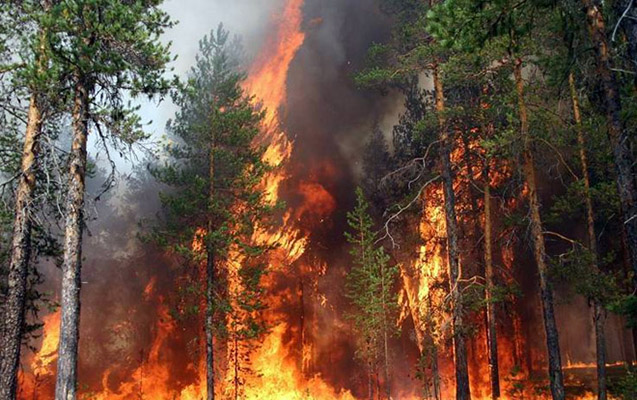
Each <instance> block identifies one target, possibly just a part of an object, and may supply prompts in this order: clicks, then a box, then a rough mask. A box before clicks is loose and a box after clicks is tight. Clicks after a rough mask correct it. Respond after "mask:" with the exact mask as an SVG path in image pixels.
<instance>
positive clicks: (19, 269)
mask: <svg viewBox="0 0 637 400" xmlns="http://www.w3.org/2000/svg"><path fill="white" fill-rule="evenodd" d="M50 7H51V2H50V1H49V0H46V1H44V2H43V8H44V10H45V11H48V10H49V9H50ZM45 43H46V32H44V31H42V32H41V33H40V48H39V54H38V56H37V67H38V71H39V72H41V71H43V70H44V68H46V63H47V57H46V50H45V48H44V45H45ZM37 90H38V89H37V88H33V89H32V93H31V98H30V100H29V113H28V116H27V126H26V131H25V135H24V146H23V150H22V162H21V165H20V177H19V180H18V187H17V190H16V195H15V217H14V221H13V236H12V241H11V258H10V260H9V276H8V279H7V286H8V288H7V297H6V301H5V304H4V305H3V306H2V307H1V308H2V309H1V310H0V312H2V313H4V314H3V316H4V318H3V322H2V326H1V327H0V328H1V329H3V331H2V335H0V339H1V340H2V342H1V343H0V398H2V399H14V398H15V396H16V392H17V376H18V366H19V363H20V350H21V345H22V328H23V325H24V317H25V316H24V313H25V303H26V292H27V279H28V274H29V259H30V256H31V215H30V214H31V211H32V207H33V193H34V191H35V185H36V173H37V162H38V155H39V150H40V135H41V132H42V118H43V117H42V109H41V104H40V96H39V94H38V93H37Z"/></svg>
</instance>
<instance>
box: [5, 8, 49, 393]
mask: <svg viewBox="0 0 637 400" xmlns="http://www.w3.org/2000/svg"><path fill="white" fill-rule="evenodd" d="M52 3H53V2H52V1H50V0H42V1H25V2H7V3H5V4H3V5H2V6H1V8H0V13H1V15H2V18H1V19H2V24H3V28H2V29H3V30H6V32H3V33H2V34H1V35H0V36H1V37H2V39H1V40H2V41H3V42H2V43H0V75H1V79H2V81H3V85H2V88H1V89H0V90H2V91H3V101H5V104H4V106H3V110H2V112H3V132H2V134H3V135H7V136H4V137H3V142H4V140H7V139H8V140H11V139H10V138H12V139H13V140H15V141H17V142H19V143H22V144H23V146H22V151H21V153H19V152H18V151H17V149H10V148H6V147H4V145H5V144H8V143H3V153H4V155H3V158H4V159H5V160H4V161H5V163H4V165H3V167H2V172H3V173H7V174H8V173H10V174H11V176H14V179H15V184H14V183H13V182H12V180H13V179H10V178H8V179H9V180H8V184H7V186H13V193H12V196H11V201H10V202H8V203H5V204H4V206H8V205H9V204H10V205H11V207H13V208H14V212H13V215H14V218H13V226H12V234H11V242H10V245H9V248H8V254H7V257H8V268H7V282H6V285H7V287H6V295H5V296H6V297H5V301H4V302H3V307H2V325H1V327H2V335H0V337H1V339H2V342H1V346H0V353H1V354H0V371H1V373H0V396H1V397H3V398H5V397H6V398H14V397H15V395H16V387H17V386H16V378H17V370H18V364H19V361H20V348H21V345H22V341H23V338H24V333H25V329H27V331H26V333H28V331H29V327H28V325H29V324H28V323H27V322H26V321H25V314H26V312H27V309H28V308H30V307H32V304H27V301H29V298H34V296H35V298H37V297H38V296H37V295H36V292H34V291H33V290H34V288H33V287H32V285H31V279H32V278H31V277H32V276H33V273H36V275H37V271H36V270H34V269H33V268H32V267H33V260H34V259H35V258H37V254H38V253H39V249H38V246H37V245H35V246H34V244H36V243H37V242H38V238H37V237H38V233H37V232H36V233H35V235H33V232H32V231H33V230H37V229H38V228H39V227H38V226H34V220H35V214H36V213H37V211H38V210H37V206H36V204H38V203H39V202H38V200H37V199H36V194H37V193H36V191H38V190H39V192H40V194H42V193H43V189H42V188H40V189H38V188H36V181H38V180H39V179H41V178H42V177H43V176H42V175H43V173H42V171H40V168H41V161H40V153H41V152H42V149H41V147H42V145H41V142H42V141H43V140H42V137H43V136H44V135H48V137H49V139H53V135H54V134H53V135H51V134H49V133H48V132H44V130H45V128H44V127H43V126H44V125H45V121H46V120H47V119H52V117H53V116H54V115H55V113H56V110H57V107H58V106H59V105H60V102H59V101H58V100H57V99H56V98H55V96H54V95H53V94H54V93H55V90H56V89H57V88H58V83H57V82H58V72H59V71H58V70H57V68H56V67H55V65H51V63H50V62H49V57H50V54H49V53H50V48H49V44H48V32H47V31H48V28H47V27H46V26H45V25H46V21H47V19H49V18H51V7H52ZM9 46H11V48H12V50H13V51H14V52H16V53H17V54H15V55H14V56H11V55H9V54H8V52H9ZM5 91H6V92H5ZM20 96H25V97H28V99H29V101H28V104H29V105H28V109H27V110H22V109H20V105H19V104H20V101H21V100H22V99H20V98H19V97H20ZM23 113H25V114H26V115H25V116H24V117H23V118H24V121H25V122H24V124H22V123H21V122H19V120H20V119H21V118H17V117H16V115H21V114H23ZM50 125H52V124H50ZM49 128H51V127H49ZM21 129H23V130H24V134H23V137H22V138H20V137H15V136H14V135H13V134H12V133H15V132H17V131H18V130H21ZM5 151H8V152H7V153H5ZM8 154H15V155H16V156H18V155H19V159H18V157H16V160H15V161H16V162H18V163H19V168H17V170H13V171H12V165H13V164H12V163H10V162H7V161H9V160H8V158H9V157H8V156H7V155H8ZM50 173H51V171H47V174H50ZM3 186H4V185H3ZM43 186H44V185H43ZM3 200H6V199H3ZM49 200H50V199H49ZM40 206H43V207H42V208H41V209H44V208H46V205H42V204H40ZM40 228H41V227H40ZM32 236H33V237H32Z"/></svg>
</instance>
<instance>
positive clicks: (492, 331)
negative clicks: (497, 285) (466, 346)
mask: <svg viewBox="0 0 637 400" xmlns="http://www.w3.org/2000/svg"><path fill="white" fill-rule="evenodd" d="M485 162H486V167H485V168H484V180H485V182H484V276H485V280H486V289H485V301H486V303H487V345H488V346H489V373H490V375H491V398H492V399H498V398H500V368H499V364H498V337H497V330H496V322H495V304H494V303H493V288H494V279H493V276H494V274H493V243H492V241H493V239H492V236H493V235H492V230H493V227H492V224H491V183H490V182H489V160H488V159H487V160H486V161H485Z"/></svg>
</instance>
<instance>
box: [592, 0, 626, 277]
mask: <svg viewBox="0 0 637 400" xmlns="http://www.w3.org/2000/svg"><path fill="white" fill-rule="evenodd" d="M582 2H583V4H584V6H585V8H586V15H587V21H588V29H589V33H590V37H591V41H592V42H593V47H594V48H595V51H596V55H597V67H598V68H597V70H598V73H599V77H600V79H601V81H602V85H603V90H604V100H605V103H606V120H607V126H608V137H609V139H610V143H611V147H612V150H613V158H614V160H615V169H616V170H617V188H618V192H619V199H620V202H621V208H622V213H623V215H624V218H625V221H624V222H623V224H622V225H623V226H624V230H625V233H626V242H627V245H628V249H629V251H630V257H631V266H632V270H633V273H634V274H635V275H634V278H633V279H634V284H635V286H636V287H637V183H636V182H635V174H633V162H634V160H633V156H632V150H631V144H632V143H631V139H630V135H629V131H628V129H626V126H625V125H624V123H623V122H622V120H621V115H620V113H621V98H620V93H619V85H618V84H617V78H616V76H615V73H614V72H613V63H612V59H611V55H610V48H609V45H608V37H607V35H606V23H605V21H604V15H603V14H602V10H601V9H600V6H599V5H598V4H596V2H595V1H594V0H582Z"/></svg>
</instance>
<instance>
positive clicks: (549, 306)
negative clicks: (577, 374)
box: [513, 57, 565, 400]
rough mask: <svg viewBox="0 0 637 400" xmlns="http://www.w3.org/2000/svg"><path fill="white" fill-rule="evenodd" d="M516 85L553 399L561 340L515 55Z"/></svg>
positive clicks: (557, 395)
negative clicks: (556, 320) (556, 319)
mask: <svg viewBox="0 0 637 400" xmlns="http://www.w3.org/2000/svg"><path fill="white" fill-rule="evenodd" d="M513 75H514V78H515V89H516V94H517V100H518V112H519V118H520V136H521V137H520V139H521V140H522V145H523V150H522V158H523V160H522V170H523V173H524V178H525V181H526V185H527V189H528V199H529V208H530V218H531V221H530V223H531V237H532V241H533V254H534V257H535V262H536V264H537V269H538V277H539V280H540V300H541V303H542V315H543V317H544V329H545V332H546V347H547V351H548V362H549V380H550V386H551V394H552V395H553V399H554V400H564V398H565V393H564V377H563V374H562V359H561V356H560V343H559V338H558V332H557V324H556V322H555V311H554V308H553V288H552V287H551V283H550V281H549V277H548V265H547V261H546V248H545V244H544V230H543V226H542V218H541V215H540V199H539V194H538V191H537V181H536V177H535V162H534V158H533V150H532V148H531V138H530V135H529V120H528V114H527V107H526V102H525V100H524V81H523V78H522V59H521V58H519V57H516V58H515V60H514V64H513Z"/></svg>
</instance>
